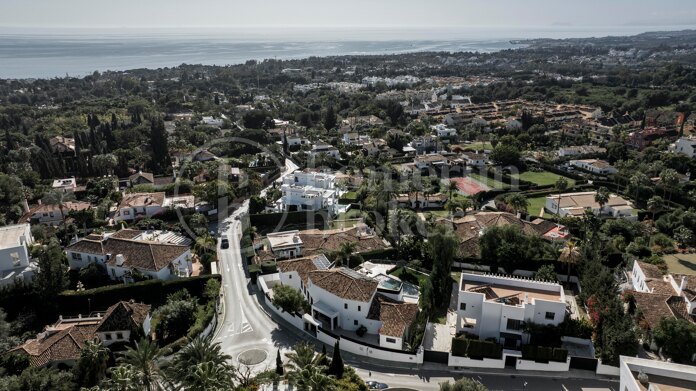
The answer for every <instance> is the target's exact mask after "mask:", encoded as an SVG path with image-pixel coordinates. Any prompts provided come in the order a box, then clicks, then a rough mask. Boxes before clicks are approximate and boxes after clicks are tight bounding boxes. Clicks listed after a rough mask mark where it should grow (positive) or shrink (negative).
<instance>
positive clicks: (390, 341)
mask: <svg viewBox="0 0 696 391" xmlns="http://www.w3.org/2000/svg"><path fill="white" fill-rule="evenodd" d="M387 342H389V343H396V339H395V338H387Z"/></svg>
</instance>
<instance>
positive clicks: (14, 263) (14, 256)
mask: <svg viewBox="0 0 696 391" xmlns="http://www.w3.org/2000/svg"><path fill="white" fill-rule="evenodd" d="M10 258H12V267H17V266H19V253H18V252H14V253H11V254H10Z"/></svg>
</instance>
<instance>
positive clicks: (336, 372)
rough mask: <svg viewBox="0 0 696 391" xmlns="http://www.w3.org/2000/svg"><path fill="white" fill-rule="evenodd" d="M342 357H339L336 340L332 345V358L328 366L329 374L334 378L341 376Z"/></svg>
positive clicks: (339, 351)
mask: <svg viewBox="0 0 696 391" xmlns="http://www.w3.org/2000/svg"><path fill="white" fill-rule="evenodd" d="M343 370H344V368H343V358H342V357H341V349H340V348H339V346H338V341H336V344H335V345H334V351H333V358H332V359H331V365H330V366H329V375H333V376H335V377H336V379H340V378H342V377H343Z"/></svg>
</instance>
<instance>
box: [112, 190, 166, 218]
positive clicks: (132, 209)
mask: <svg viewBox="0 0 696 391" xmlns="http://www.w3.org/2000/svg"><path fill="white" fill-rule="evenodd" d="M164 199H165V194H164V192H157V193H126V194H124V195H123V198H122V199H121V202H120V203H119V204H118V206H117V208H116V213H115V214H114V217H113V218H114V221H116V222H118V221H132V220H136V219H138V218H143V217H152V216H155V215H158V214H160V213H162V212H164V210H165V206H164Z"/></svg>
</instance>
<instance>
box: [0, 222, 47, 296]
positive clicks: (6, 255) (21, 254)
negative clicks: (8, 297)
mask: <svg viewBox="0 0 696 391" xmlns="http://www.w3.org/2000/svg"><path fill="white" fill-rule="evenodd" d="M32 243H34V238H33V237H32V236H31V229H30V226H29V224H17V225H8V226H5V227H0V287H2V286H7V285H12V284H14V283H15V282H17V281H25V282H31V280H32V278H33V277H34V273H35V272H36V271H37V270H38V266H37V265H36V263H34V262H32V261H31V259H30V258H29V249H28V246H29V245H31V244H32Z"/></svg>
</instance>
